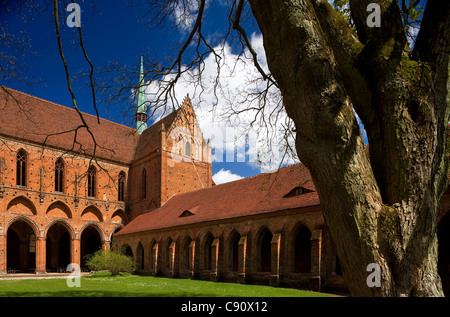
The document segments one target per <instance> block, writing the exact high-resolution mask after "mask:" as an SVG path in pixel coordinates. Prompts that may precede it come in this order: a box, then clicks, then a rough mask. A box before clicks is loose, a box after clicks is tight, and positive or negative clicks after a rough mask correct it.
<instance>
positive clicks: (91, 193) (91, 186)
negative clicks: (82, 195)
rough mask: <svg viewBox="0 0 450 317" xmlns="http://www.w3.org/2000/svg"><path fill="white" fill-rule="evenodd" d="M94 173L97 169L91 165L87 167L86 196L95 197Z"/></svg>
mask: <svg viewBox="0 0 450 317" xmlns="http://www.w3.org/2000/svg"><path fill="white" fill-rule="evenodd" d="M96 174H97V170H96V169H95V167H94V166H93V165H91V166H90V167H89V170H88V174H87V177H88V196H89V197H95V186H96Z"/></svg>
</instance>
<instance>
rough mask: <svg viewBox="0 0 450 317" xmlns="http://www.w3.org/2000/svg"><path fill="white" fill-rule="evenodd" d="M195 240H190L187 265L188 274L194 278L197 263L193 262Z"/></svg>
mask: <svg viewBox="0 0 450 317" xmlns="http://www.w3.org/2000/svg"><path fill="white" fill-rule="evenodd" d="M195 256H196V254H195V240H192V241H191V243H190V244H189V264H188V270H189V274H190V275H191V276H192V277H194V276H195V271H196V269H197V268H196V264H197V261H196V260H195Z"/></svg>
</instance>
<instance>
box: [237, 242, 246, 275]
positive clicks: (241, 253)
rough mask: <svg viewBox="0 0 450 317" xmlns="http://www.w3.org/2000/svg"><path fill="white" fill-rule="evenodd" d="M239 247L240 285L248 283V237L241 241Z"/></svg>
mask: <svg viewBox="0 0 450 317" xmlns="http://www.w3.org/2000/svg"><path fill="white" fill-rule="evenodd" d="M238 245H239V247H238V263H239V265H238V279H237V280H238V283H245V282H246V281H247V276H246V274H247V270H248V267H247V236H242V237H241V238H240V239H239V244H238Z"/></svg>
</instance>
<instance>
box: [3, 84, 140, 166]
mask: <svg viewBox="0 0 450 317" xmlns="http://www.w3.org/2000/svg"><path fill="white" fill-rule="evenodd" d="M4 88H5V89H0V122H1V124H0V136H1V135H3V136H8V137H12V138H16V139H20V140H26V141H31V142H36V143H38V144H43V143H44V142H45V145H47V146H51V147H56V148H59V149H62V150H68V151H69V150H73V151H78V152H79V153H80V154H85V155H92V154H93V148H94V142H93V140H92V137H91V135H90V134H89V133H88V132H87V131H86V129H85V128H81V129H78V131H77V133H76V141H77V143H74V138H75V131H74V130H75V129H76V128H77V127H78V126H79V125H80V124H81V120H80V117H79V115H78V113H77V112H76V111H75V110H74V109H72V108H68V107H65V106H61V105H58V104H56V103H53V102H50V101H47V100H43V99H41V98H37V97H34V96H31V95H28V94H26V93H23V92H19V91H16V90H14V89H11V88H6V87H4ZM5 90H6V91H5ZM83 117H84V118H85V120H86V122H87V124H88V126H89V128H90V129H91V131H92V132H93V134H94V136H95V139H96V142H97V144H98V145H99V147H97V149H96V155H97V157H100V158H104V159H108V160H113V161H116V162H121V163H125V164H129V163H131V161H132V160H133V158H134V152H135V148H136V144H137V141H138V139H139V135H138V134H137V133H136V130H135V129H133V128H130V127H127V126H124V125H121V124H118V123H115V122H112V121H108V120H105V119H100V123H98V122H97V117H96V116H93V115H90V114H87V113H83ZM67 131H70V132H67ZM64 132H66V133H64Z"/></svg>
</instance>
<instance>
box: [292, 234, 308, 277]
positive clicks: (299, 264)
mask: <svg viewBox="0 0 450 317" xmlns="http://www.w3.org/2000/svg"><path fill="white" fill-rule="evenodd" d="M294 273H311V232H310V231H309V230H308V228H306V227H301V228H300V229H299V230H298V232H297V234H296V236H295V241H294Z"/></svg>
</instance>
